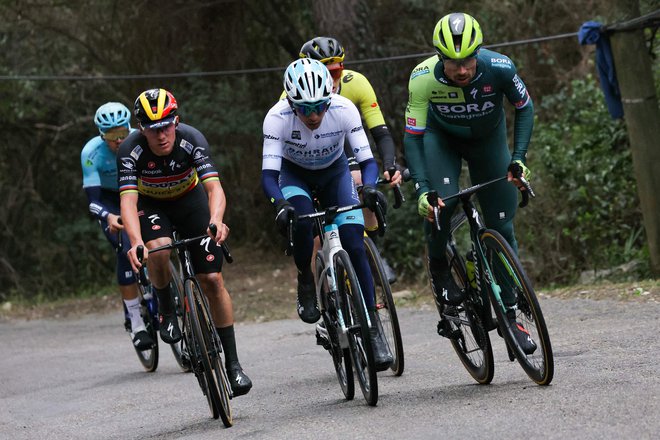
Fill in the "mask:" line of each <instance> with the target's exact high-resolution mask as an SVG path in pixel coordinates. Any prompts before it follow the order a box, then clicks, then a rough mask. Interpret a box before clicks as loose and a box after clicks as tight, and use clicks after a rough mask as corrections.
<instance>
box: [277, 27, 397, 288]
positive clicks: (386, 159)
mask: <svg viewBox="0 0 660 440" xmlns="http://www.w3.org/2000/svg"><path fill="white" fill-rule="evenodd" d="M300 57H301V58H312V59H315V60H319V61H320V62H322V63H323V64H325V67H327V68H328V70H329V71H330V75H332V81H333V87H332V90H333V92H334V93H336V94H338V95H341V96H343V97H345V98H348V99H350V100H351V102H352V103H353V104H355V106H356V107H357V108H358V110H360V114H361V115H362V119H363V120H364V123H365V124H366V126H367V128H368V129H369V132H370V133H371V136H372V137H373V139H374V142H375V143H376V150H378V155H379V156H380V159H381V161H382V165H383V175H384V176H385V178H386V179H390V173H389V171H388V170H389V169H391V168H394V167H395V164H396V159H395V153H396V151H395V150H396V149H395V147H394V140H393V139H392V135H391V133H390V131H389V129H388V128H387V125H386V124H385V118H383V113H382V112H381V111H380V106H379V105H378V99H377V98H376V92H374V89H373V87H372V86H371V83H370V82H369V80H368V79H367V78H366V77H365V76H364V75H363V74H361V73H359V72H356V71H354V70H348V69H344V58H345V51H344V47H343V46H342V45H341V43H340V42H339V41H337V40H336V39H335V38H330V37H316V38H313V39H311V40H309V41H308V42H306V43H305V44H303V46H302V47H301V48H300ZM283 97H284V96H283ZM344 153H346V157H347V158H348V166H349V168H350V170H351V175H352V176H353V180H354V181H355V184H356V185H361V184H362V173H361V171H360V165H359V164H358V162H357V160H356V159H355V153H354V152H353V149H352V148H351V145H350V144H349V143H348V142H347V143H346V144H345V145H344ZM401 180H402V179H401V173H400V172H399V171H396V172H395V173H394V175H393V176H392V178H391V180H390V186H392V187H393V186H395V185H398V184H400V183H401ZM362 213H363V215H364V228H365V231H366V233H367V235H369V237H370V238H371V240H372V241H373V242H374V243H376V244H378V235H379V234H378V221H377V220H376V216H375V214H374V213H373V212H371V211H369V210H367V209H365V210H363V211H362ZM381 256H382V255H381ZM382 261H383V265H384V266H385V267H384V269H385V273H386V275H387V279H388V281H389V282H390V284H391V283H394V282H395V281H396V274H395V273H394V270H393V269H392V268H391V267H390V265H389V263H388V262H387V259H386V258H385V257H384V256H382Z"/></svg>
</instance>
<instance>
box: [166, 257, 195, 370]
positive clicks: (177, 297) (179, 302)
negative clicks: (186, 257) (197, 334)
mask: <svg viewBox="0 0 660 440" xmlns="http://www.w3.org/2000/svg"><path fill="white" fill-rule="evenodd" d="M176 263H177V264H174V261H172V260H170V272H171V273H172V280H171V281H170V291H171V292H172V300H173V303H174V309H175V311H176V317H177V320H178V322H179V328H180V329H183V314H184V310H183V298H184V293H183V278H182V276H181V270H180V267H179V264H178V260H176ZM169 345H170V348H171V349H172V355H173V356H174V359H175V360H176V363H177V365H179V368H180V369H181V371H183V372H184V373H189V372H190V371H191V367H190V356H189V355H188V353H187V352H186V349H185V348H184V340H183V338H181V341H179V342H177V343H175V344H169Z"/></svg>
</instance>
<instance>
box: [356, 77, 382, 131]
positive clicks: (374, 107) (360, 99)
mask: <svg viewBox="0 0 660 440" xmlns="http://www.w3.org/2000/svg"><path fill="white" fill-rule="evenodd" d="M351 74H352V75H353V76H354V78H353V79H352V81H355V84H354V85H353V86H352V89H353V90H355V97H354V98H353V99H351V100H352V101H353V103H354V104H355V105H356V106H358V108H359V109H360V113H361V114H362V118H363V119H364V122H365V124H366V125H367V128H369V129H372V128H374V127H377V126H379V125H385V118H384V117H383V113H382V112H381V111H380V106H379V105H378V98H376V92H375V91H374V88H373V87H372V86H371V83H370V82H369V80H368V79H367V77H365V76H364V75H362V74H361V73H358V72H351Z"/></svg>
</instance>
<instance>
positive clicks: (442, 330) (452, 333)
mask: <svg viewBox="0 0 660 440" xmlns="http://www.w3.org/2000/svg"><path fill="white" fill-rule="evenodd" d="M438 334H439V335H440V336H442V337H443V338H447V339H453V340H455V341H457V340H459V339H460V338H461V331H460V330H458V329H455V330H452V329H451V325H450V324H449V321H444V320H443V321H438Z"/></svg>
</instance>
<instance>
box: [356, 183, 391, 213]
mask: <svg viewBox="0 0 660 440" xmlns="http://www.w3.org/2000/svg"><path fill="white" fill-rule="evenodd" d="M362 200H363V201H364V205H365V206H366V207H367V208H369V210H371V211H373V212H376V209H377V207H378V205H380V209H381V211H382V213H383V214H386V213H387V199H386V198H385V196H384V195H383V193H382V192H380V191H378V190H377V189H376V188H374V187H373V186H370V185H364V186H363V187H362Z"/></svg>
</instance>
